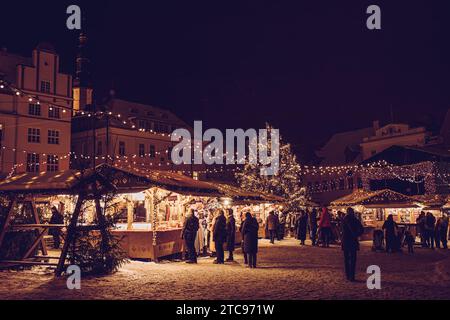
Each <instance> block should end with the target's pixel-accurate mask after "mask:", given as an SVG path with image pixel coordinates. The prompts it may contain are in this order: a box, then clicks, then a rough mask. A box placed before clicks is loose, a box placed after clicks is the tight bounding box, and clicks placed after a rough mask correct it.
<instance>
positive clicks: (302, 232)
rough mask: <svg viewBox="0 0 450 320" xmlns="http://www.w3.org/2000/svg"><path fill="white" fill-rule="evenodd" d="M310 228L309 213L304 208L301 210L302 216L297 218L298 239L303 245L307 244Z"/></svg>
mask: <svg viewBox="0 0 450 320" xmlns="http://www.w3.org/2000/svg"><path fill="white" fill-rule="evenodd" d="M307 230H308V215H307V213H306V212H305V211H304V210H301V211H300V217H299V219H298V220H297V234H298V240H300V244H301V245H302V246H304V245H305V241H306V233H307Z"/></svg>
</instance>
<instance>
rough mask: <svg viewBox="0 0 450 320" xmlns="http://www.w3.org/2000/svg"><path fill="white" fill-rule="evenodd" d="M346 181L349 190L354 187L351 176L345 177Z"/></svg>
mask: <svg viewBox="0 0 450 320" xmlns="http://www.w3.org/2000/svg"><path fill="white" fill-rule="evenodd" d="M347 183H348V189H349V190H353V189H354V187H355V186H354V182H353V178H348V179H347Z"/></svg>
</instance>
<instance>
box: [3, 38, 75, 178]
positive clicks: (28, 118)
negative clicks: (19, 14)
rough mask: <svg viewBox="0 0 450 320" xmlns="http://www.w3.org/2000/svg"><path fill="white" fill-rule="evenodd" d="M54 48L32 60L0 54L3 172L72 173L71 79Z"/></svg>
mask: <svg viewBox="0 0 450 320" xmlns="http://www.w3.org/2000/svg"><path fill="white" fill-rule="evenodd" d="M59 64H60V58H59V55H58V54H57V53H56V51H55V49H54V48H53V46H51V45H50V44H46V43H41V44H39V45H38V46H37V47H36V48H35V49H34V50H33V52H32V57H31V58H29V57H23V56H19V55H16V54H12V53H9V52H7V51H6V50H2V51H1V52H0V81H1V84H0V145H1V148H0V173H1V174H2V175H5V174H6V175H8V174H13V173H21V172H34V173H41V172H48V171H51V172H55V171H64V170H68V169H69V161H70V139H71V118H72V77H71V75H69V74H65V73H62V72H61V71H60V68H59Z"/></svg>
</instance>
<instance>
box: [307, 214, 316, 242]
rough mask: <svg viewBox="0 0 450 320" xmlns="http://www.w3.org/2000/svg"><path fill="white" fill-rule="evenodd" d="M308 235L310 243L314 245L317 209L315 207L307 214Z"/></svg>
mask: <svg viewBox="0 0 450 320" xmlns="http://www.w3.org/2000/svg"><path fill="white" fill-rule="evenodd" d="M309 237H310V238H311V242H312V245H313V246H315V245H316V241H317V211H316V209H315V208H314V209H312V211H311V212H310V214H309Z"/></svg>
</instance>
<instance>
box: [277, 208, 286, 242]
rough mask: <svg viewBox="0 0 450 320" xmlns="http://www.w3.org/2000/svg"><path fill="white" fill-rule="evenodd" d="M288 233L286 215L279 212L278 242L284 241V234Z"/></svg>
mask: <svg viewBox="0 0 450 320" xmlns="http://www.w3.org/2000/svg"><path fill="white" fill-rule="evenodd" d="M285 232H286V213H285V212H283V211H279V213H278V227H277V237H278V241H281V240H284V234H285Z"/></svg>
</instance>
